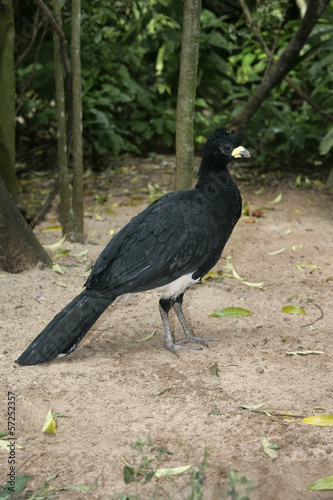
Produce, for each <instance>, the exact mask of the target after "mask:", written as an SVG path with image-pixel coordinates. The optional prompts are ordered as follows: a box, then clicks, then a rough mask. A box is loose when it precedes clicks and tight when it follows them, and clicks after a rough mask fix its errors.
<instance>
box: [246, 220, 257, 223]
mask: <svg viewBox="0 0 333 500" xmlns="http://www.w3.org/2000/svg"><path fill="white" fill-rule="evenodd" d="M256 222H257V221H256V219H246V221H245V224H255V223H256Z"/></svg>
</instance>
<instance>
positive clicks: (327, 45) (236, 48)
mask: <svg viewBox="0 0 333 500" xmlns="http://www.w3.org/2000/svg"><path fill="white" fill-rule="evenodd" d="M247 5H248V7H249V10H250V14H251V17H252V26H250V25H249V22H248V19H247V18H246V17H245V16H244V14H243V10H242V7H241V3H240V2H238V1H236V0H230V1H227V2H221V1H218V0H204V1H203V5H202V7H203V8H202V17H201V36H200V55H199V74H198V86H197V99H196V112H195V145H196V147H197V148H200V144H201V143H202V142H204V140H205V139H206V138H207V136H208V135H209V134H210V133H211V132H212V131H213V130H214V129H216V128H218V127H221V126H224V127H228V126H230V124H231V122H232V118H233V117H234V116H235V115H236V114H237V113H238V112H239V111H240V110H241V109H242V107H243V106H244V105H245V103H246V102H247V100H248V99H249V97H250V96H251V94H252V93H253V91H254V89H255V88H256V87H257V85H258V84H259V83H260V82H261V80H262V78H263V76H264V74H265V71H267V68H268V67H269V66H270V65H271V64H272V60H271V61H270V60H269V57H268V56H267V54H266V53H265V51H264V49H263V43H264V44H266V46H268V47H269V49H270V50H271V51H272V52H273V54H274V56H273V57H274V58H278V56H279V54H280V53H281V52H282V51H283V50H284V48H285V47H286V45H287V44H288V42H289V41H290V39H291V37H292V35H293V34H294V33H295V32H296V31H297V29H298V27H299V25H300V22H301V11H300V8H299V6H298V5H297V4H296V2H294V1H288V0H273V1H271V0H270V1H267V0H262V1H259V2H255V1H252V0H251V1H249V2H248V4H247ZM182 13H183V3H182V2H179V1H177V0H159V1H156V0H138V1H136V2H128V1H126V0H117V1H114V2H109V1H100V0H98V1H97V0H92V1H89V2H88V1H87V0H83V2H82V46H81V49H82V88H83V129H84V132H83V135H84V155H85V159H86V161H88V160H89V163H90V164H93V165H94V166H97V165H101V164H103V163H104V162H103V161H102V160H103V159H104V158H105V156H113V157H117V156H118V155H119V154H122V153H124V152H130V153H134V154H148V153H150V152H170V151H174V144H175V117H176V98H177V85H178V70H179V54H180V40H181V26H182ZM63 19H64V24H63V29H64V31H65V34H66V37H67V38H68V41H70V5H69V2H64V4H63ZM332 22H333V2H332V1H331V2H330V4H329V6H328V7H327V8H326V10H325V12H324V15H323V16H322V17H321V18H320V20H319V22H318V23H317V25H316V26H315V28H314V29H313V30H312V33H311V35H310V37H309V39H308V41H307V44H306V45H305V46H304V48H303V50H302V51H301V54H300V55H299V57H298V58H297V59H296V60H295V61H294V64H293V67H292V70H291V71H290V72H289V77H291V78H292V80H293V82H294V83H295V84H297V86H298V87H299V88H300V89H301V90H302V91H303V92H304V94H306V96H307V97H308V98H309V99H312V101H314V102H315V103H316V105H317V108H319V110H321V111H322V112H320V111H318V109H314V108H313V107H312V106H311V105H310V104H309V103H308V101H307V100H306V99H302V98H301V97H300V95H299V94H298V93H296V92H295V90H294V89H293V88H292V87H291V86H290V85H289V84H288V83H287V82H286V81H285V80H283V82H282V83H281V84H280V85H278V86H276V87H275V88H274V90H273V91H272V92H271V93H270V95H269V98H268V99H266V100H265V101H264V103H263V105H262V106H261V107H260V108H259V109H258V111H257V112H256V114H255V115H254V116H253V118H252V120H251V122H250V124H249V126H247V127H246V129H245V131H244V135H245V136H246V141H247V144H248V145H249V146H251V150H252V151H254V152H255V155H256V162H257V164H265V165H267V166H269V168H274V167H277V166H278V167H279V168H281V166H282V165H283V164H289V165H294V164H295V162H303V161H304V160H318V158H319V144H320V141H321V140H322V138H323V136H324V135H325V134H326V133H327V132H328V130H329V129H330V127H331V122H332V115H333V71H332V69H333V53H332V47H333V38H332V32H333V27H332V26H333V23H332ZM15 23H16V26H15V28H16V47H15V55H16V63H17V64H16V99H17V103H16V104H17V132H16V133H17V151H18V161H19V162H20V159H21V161H25V158H26V154H27V153H29V155H30V158H31V153H37V154H39V155H40V154H41V153H42V152H44V153H46V152H48V153H49V152H50V150H52V148H53V147H54V149H55V148H56V108H55V98H54V96H55V90H54V71H53V41H52V30H51V29H50V28H49V27H48V25H47V23H46V21H45V20H44V19H43V17H42V15H41V14H39V16H38V19H36V4H34V3H33V2H32V1H30V2H25V3H21V2H17V4H16V6H15ZM34 25H35V26H37V27H38V31H37V33H35V34H36V36H35V38H34V40H33V38H32V37H33V32H34ZM255 30H257V32H256V33H257V34H258V32H259V33H260V37H261V38H262V41H263V43H260V41H259V40H258V36H255ZM35 31H36V30H35ZM32 40H33V42H32ZM29 45H30V50H29V51H27V52H26V49H27V47H28V46H29ZM25 52H26V54H25ZM22 56H24V57H22ZM320 159H321V160H323V161H324V162H325V161H326V162H329V161H330V157H329V155H327V156H325V157H320Z"/></svg>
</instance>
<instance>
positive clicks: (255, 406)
mask: <svg viewBox="0 0 333 500" xmlns="http://www.w3.org/2000/svg"><path fill="white" fill-rule="evenodd" d="M265 404H266V403H261V404H260V405H239V406H240V407H241V408H245V409H246V410H255V409H257V408H261V407H262V406H264V405H265Z"/></svg>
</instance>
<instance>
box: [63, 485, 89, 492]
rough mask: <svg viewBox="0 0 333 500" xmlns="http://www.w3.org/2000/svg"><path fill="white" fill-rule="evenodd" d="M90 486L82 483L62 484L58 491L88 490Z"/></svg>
mask: <svg viewBox="0 0 333 500" xmlns="http://www.w3.org/2000/svg"><path fill="white" fill-rule="evenodd" d="M91 488H92V486H88V485H86V484H82V485H79V486H64V487H63V488H60V490H59V491H89V490H91Z"/></svg>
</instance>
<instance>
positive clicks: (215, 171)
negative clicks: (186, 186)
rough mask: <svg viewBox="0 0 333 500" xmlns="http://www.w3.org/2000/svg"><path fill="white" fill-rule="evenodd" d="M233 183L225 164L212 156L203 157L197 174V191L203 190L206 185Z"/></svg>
mask: <svg viewBox="0 0 333 500" xmlns="http://www.w3.org/2000/svg"><path fill="white" fill-rule="evenodd" d="M230 182H233V181H232V179H231V176H230V173H229V170H228V166H227V163H226V162H223V161H221V159H220V158H217V157H216V156H214V155H204V156H203V158H202V161H201V165H200V168H199V172H198V182H197V184H196V186H195V187H196V188H197V189H203V188H204V187H206V186H207V185H208V184H215V183H217V184H220V183H222V184H229V183H230Z"/></svg>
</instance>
